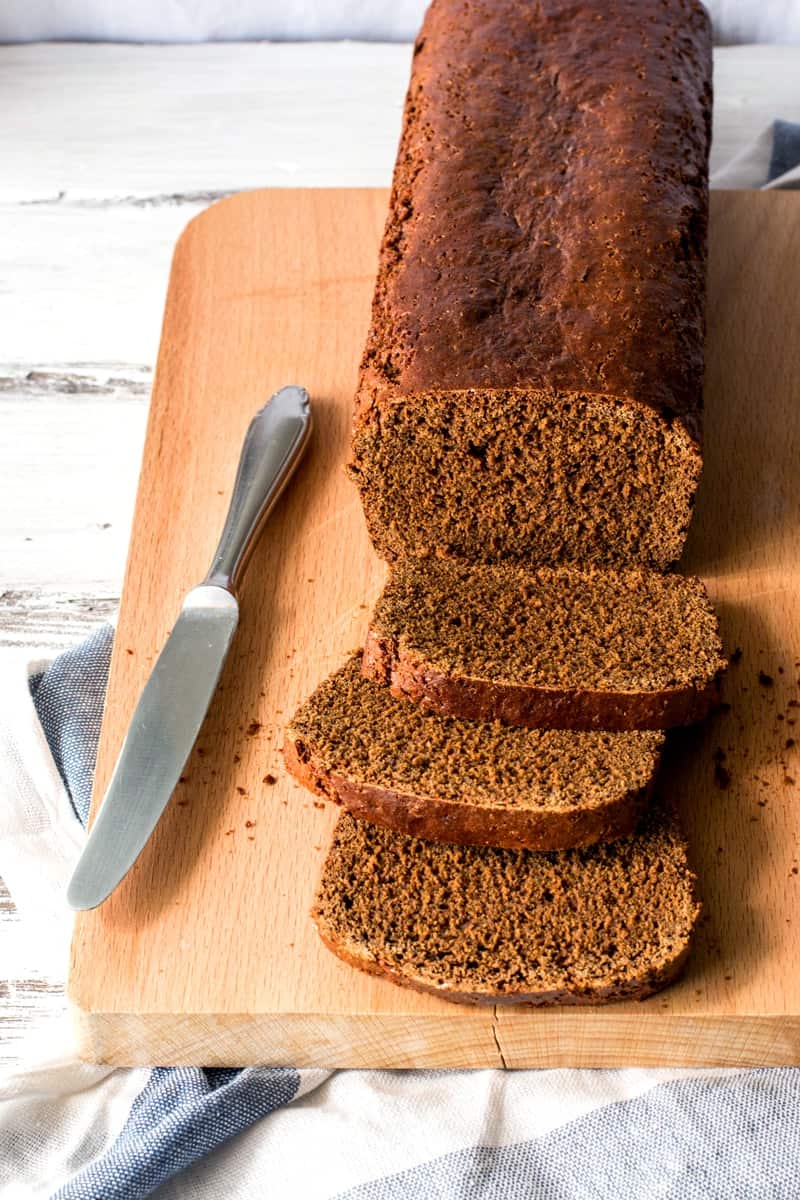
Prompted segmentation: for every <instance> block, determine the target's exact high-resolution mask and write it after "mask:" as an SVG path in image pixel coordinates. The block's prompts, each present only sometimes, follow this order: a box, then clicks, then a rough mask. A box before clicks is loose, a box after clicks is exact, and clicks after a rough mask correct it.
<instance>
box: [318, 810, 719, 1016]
mask: <svg viewBox="0 0 800 1200" xmlns="http://www.w3.org/2000/svg"><path fill="white" fill-rule="evenodd" d="M694 884H695V879H694V876H693V874H692V872H691V870H690V869H689V866H688V863H687V858H686V846H685V843H684V841H683V838H682V835H681V833H680V831H679V829H678V828H677V825H676V823H675V820H674V818H673V817H671V816H670V815H669V814H668V813H667V812H666V811H664V810H663V809H662V808H660V807H659V806H656V807H655V808H654V809H653V810H652V811H651V812H650V813H649V814H648V815H647V816H646V817H645V819H644V821H643V823H642V825H641V826H640V828H639V830H638V832H637V834H636V835H635V836H633V837H630V838H626V839H624V840H622V841H618V842H614V843H612V844H611V845H600V846H593V847H591V848H589V849H582V850H565V851H560V852H555V851H554V852H551V853H539V854H537V853H533V852H530V851H525V850H498V849H489V848H486V847H480V848H479V847H465V846H453V845H443V844H437V843H434V842H427V841H422V840H421V839H417V838H410V837H405V836H403V835H402V834H398V833H393V832H391V831H390V830H387V829H383V828H381V827H380V826H377V825H369V824H366V823H365V822H359V821H355V820H353V818H352V817H350V816H349V815H347V814H346V815H345V816H343V817H341V818H340V820H339V823H338V824H337V827H336V830H335V833H334V838H333V844H332V846H331V849H330V852H329V854H328V858H327V860H326V863H325V866H324V869H323V874H322V879H321V883H320V888H319V893H318V896H317V900H316V904H315V908H314V911H313V914H312V915H313V916H314V919H315V921H316V923H317V926H318V929H319V933H320V936H321V937H322V940H323V941H324V942H325V944H326V945H327V946H328V947H329V948H330V949H331V950H333V952H334V953H335V954H337V955H339V957H341V958H342V959H344V960H345V961H346V962H348V963H349V964H351V965H352V966H356V967H359V968H360V969H362V970H364V971H368V972H370V973H372V974H376V975H381V976H384V977H385V978H388V979H390V980H392V982H395V983H399V984H402V985H405V986H408V987H412V988H417V989H420V990H423V991H429V992H434V993H435V994H436V995H438V996H441V997H442V998H444V999H448V1000H456V1001H462V1002H467V1003H503V1002H506V1003H511V1002H518V1003H519V1002H527V1003H532V1004H555V1003H561V1004H592V1003H601V1002H604V1001H608V1000H614V999H625V998H633V997H638V998H643V997H644V996H647V995H649V994H651V993H652V992H654V991H657V990H658V989H659V988H661V987H664V986H665V985H666V984H667V983H669V982H671V981H672V980H673V979H674V978H675V976H676V975H677V974H678V972H679V971H680V969H681V967H682V966H683V964H684V962H685V961H686V958H687V955H688V952H689V946H690V940H691V935H692V930H693V927H694V925H695V922H696V920H697V917H698V914H699V905H698V903H697V901H696V899H695V894H694Z"/></svg>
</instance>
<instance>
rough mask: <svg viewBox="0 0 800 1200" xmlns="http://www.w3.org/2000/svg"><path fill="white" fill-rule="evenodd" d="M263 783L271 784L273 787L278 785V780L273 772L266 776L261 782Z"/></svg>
mask: <svg viewBox="0 0 800 1200" xmlns="http://www.w3.org/2000/svg"><path fill="white" fill-rule="evenodd" d="M261 782H262V783H266V784H269V786H270V787H271V786H272V784H273V783H277V782H278V780H277V779H276V777H275V776H274V775H273V774H272V773H271V772H269V771H268V772H267V774H266V775H265V776H264V778H263V779H262V780H261Z"/></svg>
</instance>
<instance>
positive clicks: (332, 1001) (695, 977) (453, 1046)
mask: <svg viewBox="0 0 800 1200" xmlns="http://www.w3.org/2000/svg"><path fill="white" fill-rule="evenodd" d="M386 203H387V193H386V192H384V191H366V190H360V191H263V192H252V193H248V194H244V195H240V196H235V197H233V198H232V199H229V200H224V201H222V202H221V203H220V204H216V205H214V206H213V207H212V208H210V209H208V211H206V212H204V213H203V214H202V215H201V216H199V217H197V218H195V220H194V221H192V222H191V224H190V225H189V226H188V228H187V229H186V231H185V233H184V234H183V236H182V237H181V239H180V241H179V243H178V246H177V249H176V251H175V258H174V261H173V266H172V274H171V278H170V285H169V294H168V297H167V306H166V314H165V318H164V328H163V333H162V341H161V350H160V354H159V359H158V370H157V373H156V382H155V388H154V392H153V400H152V408H151V412H150V422H149V427H148V433H147V443H146V448H145V452H144V462H143V466H142V475H141V482H140V487H139V495H138V502H137V509H136V519H135V523H134V530H133V537H132V540H131V548H130V556H129V560H128V568H127V574H126V580H125V588H124V595H123V600H122V607H121V611H120V618H119V626H118V631H117V637H116V642H115V646H114V658H113V662H112V667H111V679H110V684H109V692H108V701H107V706H106V714H105V721H104V724H103V731H102V736H101V739H100V748H99V755H98V766H97V781H96V795H99V794H102V792H103V790H104V788H105V786H106V783H107V781H108V778H109V775H110V771H111V767H112V765H113V762H114V759H115V757H116V754H117V751H118V748H119V745H120V742H121V738H122V735H123V731H124V730H125V727H126V725H127V722H128V717H129V714H130V713H131V711H132V708H133V706H134V703H135V700H136V697H137V695H138V692H139V690H140V689H141V687H142V685H143V683H144V681H145V678H146V676H147V674H148V671H149V670H150V667H151V666H152V663H153V660H154V658H155V656H156V654H157V653H158V651H159V649H160V648H161V646H162V644H163V642H164V639H165V638H166V636H167V634H168V633H169V630H170V626H171V622H172V621H173V620H174V618H175V615H176V613H177V612H178V609H179V605H180V602H181V598H182V596H183V594H184V593H185V592H186V591H187V589H188V588H189V587H190V586H191V585H192V584H194V583H195V582H196V581H197V580H198V579H200V578H202V576H203V574H204V572H205V570H206V567H207V564H208V561H209V558H210V555H211V552H212V550H213V547H214V545H215V543H216V539H217V534H218V532H219V529H220V526H221V524H222V520H223V517H224V514H225V509H226V505H227V502H228V495H229V492H230V488H231V483H232V480H233V475H234V469H235V465H236V460H237V456H238V453H239V447H240V443H241V440H242V436H243V434H244V431H245V428H246V426H247V424H248V421H249V419H250V417H251V415H252V414H253V412H254V411H255V410H256V409H257V408H258V407H259V406H260V405H261V404H262V403H263V402H264V400H265V399H266V397H267V396H268V395H269V394H270V392H271V391H272V390H274V389H275V388H276V387H278V386H280V385H281V384H284V383H292V382H297V383H302V384H305V386H306V387H307V388H308V389H309V391H310V393H311V396H312V398H313V405H314V413H315V419H316V430H315V434H314V440H313V445H312V448H311V450H310V452H309V454H308V456H307V458H306V460H305V462H304V463H303V465H302V467H301V468H300V470H299V473H298V475H297V476H296V478H295V481H294V483H293V485H292V487H291V490H290V492H289V493H288V494H287V496H286V497H285V498H284V500H283V501H282V503H281V506H280V509H279V511H278V512H277V513H276V515H275V516H274V518H273V519H272V521H271V523H270V525H269V526H268V529H267V532H266V534H265V536H264V537H263V539H262V542H261V544H260V546H259V548H258V550H257V551H256V555H255V558H254V560H253V563H252V566H251V568H250V572H249V575H248V577H247V581H246V585H245V588H244V592H243V596H242V609H243V616H242V623H241V627H240V631H239V634H238V638H237V640H236V643H235V646H234V649H233V652H232V654H231V657H230V660H229V662H228V664H227V666H226V669H225V672H224V675H223V679H222V682H221V684H220V688H219V694H218V696H217V697H216V699H215V702H214V705H213V707H212V710H211V712H210V714H209V716H208V719H207V721H206V723H205V725H204V727H203V730H202V733H201V735H200V738H199V741H198V744H197V747H196V749H195V751H194V753H193V755H192V758H191V760H190V762H189V764H188V766H187V768H186V772H185V781H184V782H183V783H182V784H180V785H179V787H178V789H177V791H176V793H175V795H174V796H173V798H172V800H171V801H170V804H169V806H168V808H167V810H166V812H165V814H164V817H163V819H162V821H161V823H160V825H159V826H158V828H157V830H156V833H155V835H154V837H153V839H152V841H151V842H150V844H149V845H148V847H147V848H146V850H145V852H144V854H143V855H142V857H141V859H140V860H139V862H138V864H137V865H136V867H135V868H134V870H133V871H132V872H131V874H130V876H129V877H128V879H127V880H126V881H125V883H124V884H123V885H122V887H121V888H120V889H119V890H118V891H117V892H116V893H115V894H114V896H113V897H112V899H111V900H110V901H109V902H108V903H107V904H105V905H103V906H102V907H101V908H100V909H98V910H96V911H94V912H90V913H86V914H83V915H81V916H80V917H79V918H78V920H77V924H76V930H75V938H74V944H73V954H72V966H71V976H70V984H69V993H70V997H71V1000H72V1003H73V1006H74V1009H75V1013H76V1018H77V1023H78V1028H79V1033H80V1043H81V1047H82V1052H83V1054H84V1055H85V1056H86V1057H87V1058H90V1059H95V1060H100V1061H106V1062H112V1063H120V1064H142V1063H145V1064H146V1063H160V1064H172V1063H176V1064H177V1063H195V1064H204V1065H208V1066H213V1065H224V1064H232V1065H244V1064H251V1063H273V1064H274V1063H285V1064H290V1063H291V1064H296V1065H298V1066H328V1067H332V1066H359V1067H422V1066H425V1067H444V1066H447V1067H463V1066H468V1067H486V1066H501V1065H504V1066H508V1067H543V1066H561V1065H570V1066H592V1067H599V1066H616V1065H625V1064H641V1065H644V1064H661V1065H698V1064H723V1065H741V1064H778V1063H797V1062H800V940H799V939H798V932H800V908H798V899H800V874H798V870H799V869H800V804H799V803H798V802H799V801H800V749H799V748H798V746H797V745H795V744H794V742H795V741H797V742H798V743H800V708H798V707H797V700H798V696H800V691H799V690H798V678H800V603H799V600H798V584H799V583H800V579H799V578H798V576H799V575H800V572H799V571H798V560H799V558H800V329H798V323H799V321H800V296H799V295H798V289H797V280H798V279H800V197H798V196H796V195H792V194H791V193H769V194H763V193H762V194H758V193H727V194H725V193H722V194H718V195H716V196H715V197H714V202H713V206H712V238H711V267H710V299H709V331H708V386H707V401H706V402H707V421H706V427H707V435H708V436H707V450H706V470H705V476H704V481H703V485H702V490H701V494H700V497H699V500H698V505H697V516H696V520H695V524H694V527H693V533H692V538H691V543H690V547H689V549H688V552H687V555H686V567H687V568H688V569H691V570H694V571H697V572H699V573H700V574H701V575H702V576H703V577H704V578H705V579H706V581H707V583H708V586H709V589H710V591H711V593H712V595H713V597H714V600H715V601H716V603H717V605H718V608H719V612H720V616H721V620H722V627H723V636H724V639H725V643H726V646H727V647H728V649H729V651H733V652H735V653H734V660H738V661H735V665H733V666H732V667H731V670H730V674H729V678H728V680H727V684H726V696H725V699H726V702H727V703H728V704H729V705H730V709H729V710H728V711H726V712H723V713H721V714H719V715H718V716H716V717H715V718H714V719H713V720H711V721H709V722H708V723H707V724H706V725H705V726H704V727H702V728H698V729H694V730H691V731H688V732H682V733H679V734H677V735H675V736H674V737H673V738H672V739H671V745H670V747H669V752H668V756H667V761H666V764H665V768H664V772H663V777H662V778H663V784H662V786H663V789H664V790H665V791H668V792H669V793H671V794H673V795H675V796H676V797H677V798H678V800H679V802H680V805H681V808H682V810H683V814H684V817H685V822H686V826H687V829H688V833H689V837H690V842H691V848H692V856H693V860H694V864H695V866H696V869H697V871H698V874H699V876H700V879H701V888H702V894H703V899H704V903H705V916H704V918H703V924H702V926H701V928H700V933H699V937H698V941H697V947H696V951H695V953H694V957H693V959H692V961H691V965H690V967H689V969H688V971H687V973H686V975H685V976H684V978H683V979H682V980H681V981H680V982H679V983H678V984H677V985H675V986H674V987H672V988H670V989H669V990H668V991H666V992H664V993H663V994H661V995H659V996H655V997H653V998H651V999H650V1000H647V1001H645V1002H643V1003H635V1002H634V1003H625V1004H617V1005H612V1006H609V1007H605V1008H596V1009H583V1010H581V1009H538V1010H535V1009H526V1008H515V1009H508V1008H498V1009H496V1010H493V1009H491V1008H489V1009H471V1008H464V1007H458V1006H455V1005H452V1004H448V1003H447V1002H445V1001H442V1000H439V999H437V998H435V997H432V996H423V995H416V994H414V993H413V992H408V991H404V990H402V989H399V988H396V987H394V986H392V984H390V983H386V982H382V981H379V980H377V979H373V978H370V977H368V976H366V975H363V974H361V973H359V972H357V971H354V970H351V969H350V968H348V967H346V966H345V965H343V964H342V963H341V962H339V961H338V960H337V959H336V958H334V957H333V956H331V955H330V954H328V953H327V952H326V951H325V950H324V949H323V948H322V946H321V945H320V943H319V941H318V940H317V937H316V933H315V929H314V926H313V924H312V922H311V921H310V919H309V917H308V910H309V907H310V905H311V902H312V897H313V893H314V888H315V882H316V879H317V876H318V873H319V870H320V867H321V863H322V859H323V855H324V853H325V848H326V845H327V843H328V839H329V836H330V832H331V829H332V827H333V824H334V821H335V818H336V812H335V811H334V809H333V807H332V806H323V805H322V804H321V803H320V802H318V801H317V802H315V801H314V798H313V797H312V796H311V795H309V794H308V793H307V792H305V791H303V790H302V789H301V788H300V787H299V785H297V784H295V783H294V782H293V781H292V780H291V779H290V778H288V776H287V775H286V772H285V771H284V768H283V765H282V761H281V755H280V746H281V739H282V729H283V726H284V724H285V722H286V720H287V719H288V717H289V716H290V714H291V713H292V711H293V709H294V707H295V706H296V704H297V703H298V702H299V701H301V700H302V699H304V698H305V697H306V696H307V695H308V694H309V692H310V691H311V690H312V689H313V688H314V687H315V686H316V684H317V683H318V682H319V681H320V680H321V679H322V678H323V676H324V675H326V674H327V673H328V672H329V671H331V670H332V669H333V668H335V667H336V666H337V665H338V664H339V663H340V662H341V661H342V658H343V656H344V654H345V652H346V651H348V650H351V649H353V648H355V647H357V646H358V645H359V644H360V643H361V640H362V638H363V635H364V630H365V625H366V621H367V615H368V609H369V607H370V606H371V605H372V603H373V601H374V600H375V598H376V596H377V594H378V592H379V589H380V587H381V583H382V579H383V567H382V565H381V563H379V561H378V560H377V558H376V557H375V555H374V553H373V551H372V549H371V547H370V544H369V542H368V540H367V536H366V531H365V528H364V522H363V519H362V515H361V510H360V507H359V504H358V500H357V497H356V493H355V490H354V489H353V488H352V487H351V485H350V484H349V483H348V481H347V480H346V478H345V476H344V473H343V471H342V464H343V462H344V460H345V456H346V448H347V436H348V424H349V408H350V400H351V396H352V393H353V389H354V386H355V382H356V368H357V364H358V360H359V356H360V353H361V347H362V343H363V339H364V335H365V332H366V328H367V321H368V314H369V306H370V299H371V293H372V285H373V277H374V272H375V264H376V254H377V248H378V242H379V238H380V234H381V229H382V226H383V220H384V215H385V210H386ZM795 722H797V723H795Z"/></svg>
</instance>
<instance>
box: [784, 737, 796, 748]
mask: <svg viewBox="0 0 800 1200" xmlns="http://www.w3.org/2000/svg"><path fill="white" fill-rule="evenodd" d="M784 744H785V746H786V749H787V750H791V748H792V746H795V745H796V744H797V743H796V742H795V740H794V738H787V739H786V742H785V743H784Z"/></svg>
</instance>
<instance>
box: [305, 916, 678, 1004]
mask: <svg viewBox="0 0 800 1200" xmlns="http://www.w3.org/2000/svg"><path fill="white" fill-rule="evenodd" d="M311 917H312V919H313V921H314V923H315V924H316V926H317V933H318V934H319V937H320V940H321V941H322V944H323V945H324V946H326V947H327V949H328V950H330V951H331V953H332V954H335V955H336V957H337V958H340V959H341V960H342V962H345V963H347V965H348V966H350V967H355V968H356V969H357V970H359V971H365V972H366V973H367V974H368V975H374V976H376V977H378V978H380V979H386V980H387V981H388V982H389V983H394V984H397V985H398V986H399V987H405V988H409V989H410V990H411V991H414V992H425V993H427V994H428V995H431V996H438V997H439V998H440V999H441V1000H448V1001H450V1002H451V1003H454V1004H471V1005H474V1006H477V1007H489V1006H491V1007H494V1005H496V1004H502V1005H510V1004H529V1005H531V1007H534V1008H545V1007H548V1006H553V1005H561V1006H567V1005H568V1006H570V1007H576V1006H584V1007H586V1006H590V1005H599V1004H609V1003H612V1002H613V1001H615V1000H646V999H647V997H648V996H652V995H654V994H655V993H656V992H660V991H661V990H662V988H665V987H667V986H668V985H669V984H671V983H674V981H675V980H676V979H677V978H678V976H679V975H680V974H681V972H682V971H683V969H684V967H685V965H686V963H687V961H688V958H689V953H690V951H691V944H690V943H687V945H685V946H684V947H683V948H682V949H681V950H680V951H679V953H678V954H677V955H676V956H675V958H674V959H673V960H672V961H671V962H669V963H665V964H664V966H663V967H661V969H660V970H653V971H648V972H646V973H645V974H644V975H642V976H641V977H640V978H638V979H631V980H625V982H624V983H620V984H619V985H617V986H614V987H604V988H593V989H592V988H586V989H582V990H576V991H567V990H566V989H554V990H552V991H543V992H461V991H457V990H456V989H455V988H437V987H432V986H430V985H429V984H426V983H423V982H422V981H421V980H419V979H416V978H412V977H410V976H407V975H404V974H403V973H402V971H396V970H394V969H393V968H392V967H391V966H389V965H388V964H387V963H379V962H376V961H375V959H372V958H369V957H368V956H367V955H366V954H358V953H353V952H351V951H350V949H349V948H348V947H347V946H345V945H343V944H342V943H341V942H339V941H337V939H336V938H335V937H334V936H333V935H332V934H331V933H330V932H329V930H328V929H327V927H326V925H325V923H324V918H323V916H322V914H321V912H320V911H319V909H318V908H317V907H316V905H315V906H314V908H312V910H311Z"/></svg>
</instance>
